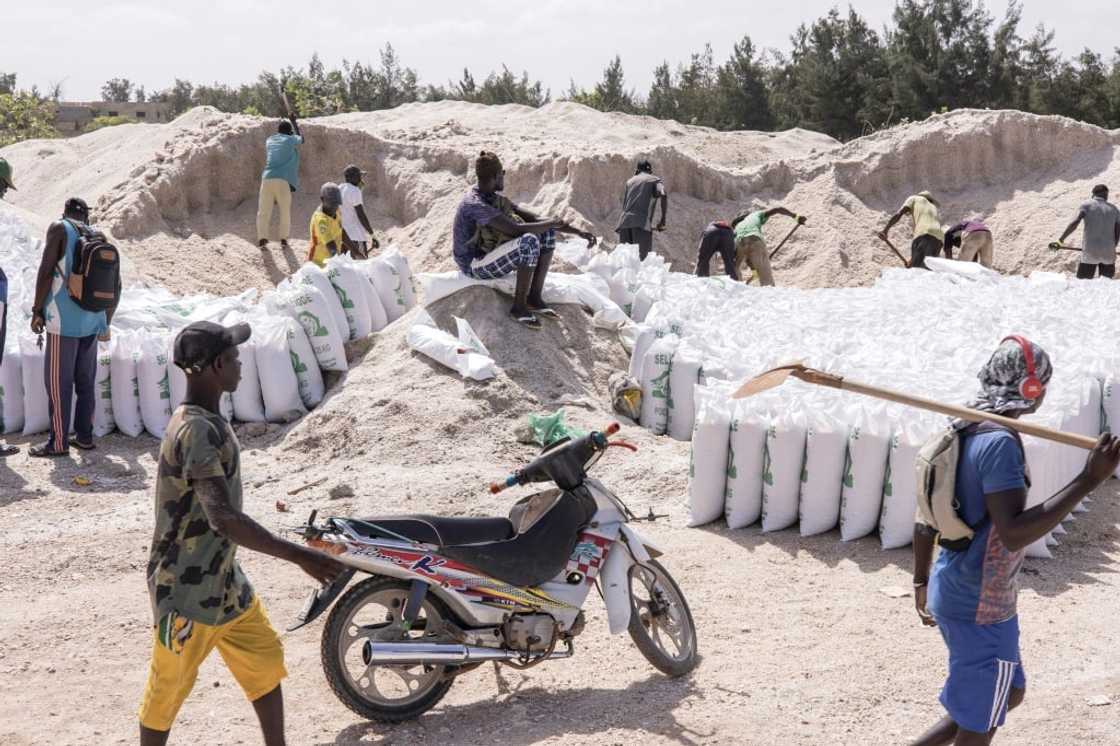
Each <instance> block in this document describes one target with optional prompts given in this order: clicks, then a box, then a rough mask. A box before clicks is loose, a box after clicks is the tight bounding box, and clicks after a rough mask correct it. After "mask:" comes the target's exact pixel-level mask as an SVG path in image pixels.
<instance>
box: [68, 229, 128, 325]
mask: <svg viewBox="0 0 1120 746" xmlns="http://www.w3.org/2000/svg"><path fill="white" fill-rule="evenodd" d="M69 222H70V225H71V226H72V227H73V228H74V229H75V230H77V231H78V243H77V245H76V246H75V247H74V260H73V263H72V264H71V266H70V276H69V278H68V280H67V283H66V289H67V290H68V291H69V293H70V298H71V299H72V300H73V301H74V302H75V303H76V304H77V305H78V307H79V308H82V309H83V310H86V311H93V312H97V311H107V310H109V309H111V308H115V307H116V305H117V302H118V301H119V300H120V296H121V255H120V252H119V251H117V247H116V246H114V245H113V244H111V243H109V242H108V240H107V239H106V238H105V234H103V233H101V232H100V231H94V230H91V229H90V227H89V226H88V225H84V224H82V223H76V222H74V221H69Z"/></svg>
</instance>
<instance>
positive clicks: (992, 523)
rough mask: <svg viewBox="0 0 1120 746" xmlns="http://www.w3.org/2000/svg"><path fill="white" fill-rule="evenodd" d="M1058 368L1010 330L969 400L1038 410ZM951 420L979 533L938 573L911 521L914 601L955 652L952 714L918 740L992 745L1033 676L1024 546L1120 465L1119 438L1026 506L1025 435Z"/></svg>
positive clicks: (946, 695)
mask: <svg viewBox="0 0 1120 746" xmlns="http://www.w3.org/2000/svg"><path fill="white" fill-rule="evenodd" d="M1052 371H1053V369H1052V366H1051V363H1050V358H1049V356H1047V354H1046V352H1045V351H1044V350H1043V349H1042V348H1041V347H1039V346H1038V345H1036V344H1033V343H1032V342H1030V341H1029V340H1026V339H1024V338H1023V337H1009V338H1007V339H1005V340H1004V341H1003V342H1002V343H1001V344H1000V346H999V347H998V348H996V351H995V352H994V353H993V354H992V357H991V358H990V359H989V360H988V362H987V363H986V364H985V365H984V367H983V369H982V370H981V371H980V374H979V376H978V378H979V379H980V393H979V395H978V397H977V398H976V400H975V401H973V402H972V403H971V404H970V405H969V406H970V407H971V408H973V409H979V410H982V411H985V412H993V413H995V414H1000V415H1003V416H1004V417H1011V418H1018V417H1020V416H1022V415H1026V414H1031V413H1032V412H1034V411H1036V410H1037V409H1038V408H1039V406H1041V404H1042V401H1043V399H1044V398H1045V396H1046V385H1047V383H1048V382H1049V381H1050V376H1051V374H1052ZM954 426H955V427H957V428H958V430H959V432H960V444H959V445H960V455H959V460H958V462H957V470H956V475H955V480H956V481H955V485H954V495H955V496H956V499H957V500H958V501H959V507H958V508H957V513H958V515H959V517H960V518H961V519H962V520H963V521H964V523H966V524H968V525H969V526H970V527H972V528H973V529H974V531H975V533H974V535H973V536H972V539H971V540H970V541H968V543H967V546H965V547H963V548H961V547H957V548H956V549H950V548H947V547H944V546H943V547H942V548H941V552H940V554H939V555H938V557H937V562H936V563H934V565H933V572H932V574H931V573H930V563H931V560H932V558H933V547H934V542H935V541H937V538H938V535H937V533H936V531H935V530H933V529H931V528H930V527H928V526H926V525H925V524H924V523H921V522H919V523H916V524H915V526H914V604H915V606H916V608H917V612H918V616H919V618H920V619H921V622H922V624H924V625H926V626H928V627H932V626H937V627H938V628H939V630H940V632H941V637H942V638H943V639H944V641H945V645H946V647H947V648H948V652H949V675H948V678H947V679H946V681H945V685H944V687H942V689H941V705H942V706H943V707H944V708H945V710H946V712H947V713H948V714H947V715H946V716H945V717H944V718H942V719H941V721H940V722H938V723H937V724H936V725H934V726H933V727H932V728H930V729H929V730H928V731H927V732H926V733H924V734H923V735H922V736H921V737H920V738H919V739H918V740H916V741H914V743H915V744H919V745H920V746H934V744H949V743H955V744H958V746H971V745H973V744H976V745H977V746H979V745H981V744H988V743H990V739H991V737H992V735H993V734H994V733H995V730H996V728H998V727H999V726H1001V725H1003V723H1004V718H1005V716H1006V713H1007V711H1008V710H1011V709H1014V708H1015V707H1017V706H1018V705H1019V704H1021V703H1022V701H1023V697H1024V695H1025V693H1026V677H1025V676H1024V674H1023V664H1022V659H1021V658H1020V655H1019V616H1018V609H1017V604H1016V597H1017V595H1018V584H1017V580H1016V579H1017V577H1018V575H1019V570H1020V568H1021V567H1022V564H1023V557H1024V556H1025V553H1026V548H1027V547H1028V546H1029V545H1030V544H1032V543H1033V542H1035V541H1038V540H1039V539H1042V538H1044V537H1046V536H1047V535H1048V534H1049V533H1050V532H1051V531H1052V530H1053V529H1054V528H1056V527H1057V526H1058V524H1059V523H1061V521H1062V520H1064V519H1065V518H1066V516H1068V515H1069V513H1070V511H1072V510H1073V509H1074V508H1075V507H1077V505H1078V503H1080V502H1081V501H1082V500H1083V499H1084V498H1085V496H1086V495H1088V494H1089V493H1090V492H1091V491H1092V490H1093V489H1095V488H1096V487H1097V486H1098V485H1100V484H1101V483H1102V482H1103V481H1105V480H1106V479H1108V478H1109V477H1111V476H1112V474H1113V472H1114V471H1115V470H1116V467H1117V465H1118V464H1120V438H1114V437H1112V436H1110V435H1108V434H1105V435H1102V436H1101V437H1100V439H1099V440H1098V441H1097V444H1096V446H1095V447H1094V448H1093V450H1092V451H1090V452H1089V457H1088V459H1087V460H1086V462H1085V467H1084V469H1082V471H1081V474H1080V475H1079V476H1078V477H1077V478H1076V479H1074V480H1073V481H1072V482H1070V483H1069V484H1068V485H1066V486H1065V487H1063V488H1062V489H1061V490H1060V491H1059V492H1058V493H1057V494H1055V495H1054V496H1053V497H1051V498H1049V499H1048V500H1046V501H1045V502H1043V503H1042V504H1040V505H1036V506H1034V507H1032V508H1029V509H1028V508H1027V489H1028V487H1029V486H1030V475H1029V474H1028V473H1027V465H1026V460H1025V457H1024V452H1023V445H1022V441H1021V440H1020V439H1019V436H1018V434H1017V433H1015V432H1014V431H1012V430H1009V429H1006V428H1003V427H1000V426H998V425H993V424H989V423H984V424H981V425H971V424H969V423H965V422H960V421H958V422H956V423H954Z"/></svg>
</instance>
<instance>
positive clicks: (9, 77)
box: [0, 73, 16, 93]
mask: <svg viewBox="0 0 1120 746" xmlns="http://www.w3.org/2000/svg"><path fill="white" fill-rule="evenodd" d="M15 92H16V74H15V73H0V93H15Z"/></svg>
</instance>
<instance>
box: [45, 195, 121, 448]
mask: <svg viewBox="0 0 1120 746" xmlns="http://www.w3.org/2000/svg"><path fill="white" fill-rule="evenodd" d="M88 223H89V207H88V206H87V205H86V203H85V201H84V200H82V199H79V198H78V197H71V198H70V199H68V200H66V205H65V208H64V209H63V213H62V220H56V221H55V222H53V223H51V225H50V228H48V229H47V240H46V246H45V247H44V248H43V258H42V261H41V262H40V263H39V275H38V278H37V279H36V282H35V303H34V305H33V306H32V308H31V331H32V332H33V333H35V334H39V335H42V334H43V333H44V332H46V335H47V349H46V355H45V358H46V359H45V361H44V367H45V376H44V378H45V382H46V387H47V399H48V402H49V406H50V410H49V411H50V435H49V437H48V438H47V442H46V443H44V444H42V445H38V446H34V447H32V448H31V449H30V450H29V451H28V453H29V454H30V455H31V456H34V457H37V458H43V457H54V456H66V455H68V454H69V452H70V446H71V445H73V446H75V447H76V448H80V449H82V450H83V451H87V450H92V449H93V448H95V445H94V442H93V410H94V403H95V393H96V392H95V389H94V380H95V378H96V374H97V341H98V340H99V339H100V340H102V341H108V339H109V322H110V320H111V319H112V317H113V311H114V310H115V309H116V303H117V301H118V300H119V297H120V283H119V280H118V281H117V283H116V288H115V297H114V298H113V299H112V301H111V306H110V307H109V308H108V309H107V310H102V311H91V310H87V309H86V308H83V307H82V306H81V305H79V304H78V302H76V301H75V299H74V298H73V297H72V296H71V282H70V280H71V275H72V273H73V269H74V257H75V254H76V253H78V252H80V251H81V243H82V241H86V240H90V239H97V240H103V236H100V234H95V233H93V232H92V231H91V230H90V228H89V225H88ZM114 253H115V249H114ZM75 392H76V393H77V405H76V409H75V411H74V413H73V414H74V435H75V437H74V438H73V439H70V438H69V433H70V415H71V412H70V404H71V401H72V400H73V396H74V394H75Z"/></svg>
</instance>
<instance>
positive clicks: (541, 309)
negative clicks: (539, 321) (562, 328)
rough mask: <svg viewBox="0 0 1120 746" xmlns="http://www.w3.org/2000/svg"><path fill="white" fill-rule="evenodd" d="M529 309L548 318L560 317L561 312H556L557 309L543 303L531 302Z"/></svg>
mask: <svg viewBox="0 0 1120 746" xmlns="http://www.w3.org/2000/svg"><path fill="white" fill-rule="evenodd" d="M529 310H530V311H532V312H533V313H535V314H536V315H537V316H543V317H544V318H546V319H558V318H560V314H558V313H556V309H554V308H552V307H551V306H546V305H545V304H543V303H542V304H540V305H539V306H535V305H532V304H530V305H529Z"/></svg>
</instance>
